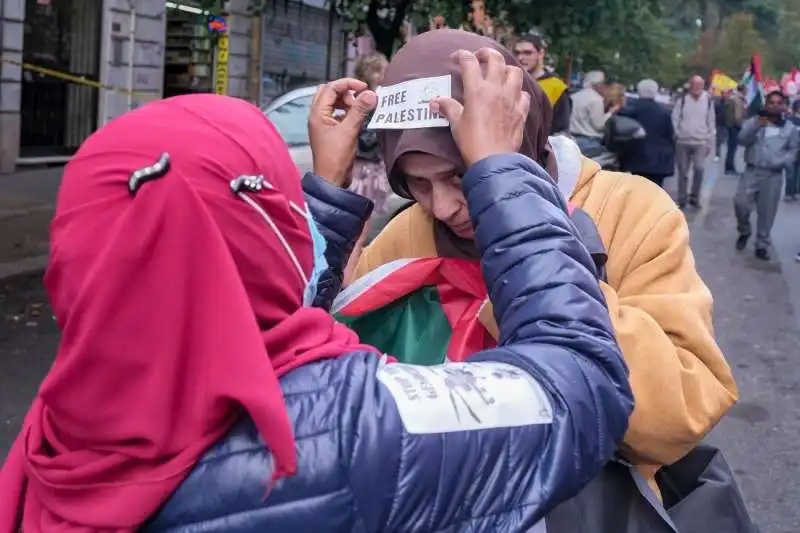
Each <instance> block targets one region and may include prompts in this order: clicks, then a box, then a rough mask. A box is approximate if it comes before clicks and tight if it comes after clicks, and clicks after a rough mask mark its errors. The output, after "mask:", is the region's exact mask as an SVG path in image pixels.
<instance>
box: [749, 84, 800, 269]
mask: <svg viewBox="0 0 800 533" xmlns="http://www.w3.org/2000/svg"><path fill="white" fill-rule="evenodd" d="M786 106H787V99H786V96H785V95H784V94H783V93H782V92H781V91H772V92H771V93H769V94H768V95H767V97H766V103H765V105H764V108H763V109H762V110H761V111H759V113H758V115H757V116H755V117H751V118H749V119H747V121H745V123H744V125H742V131H741V132H739V143H740V144H741V145H742V146H744V147H745V151H744V161H745V165H746V166H745V170H744V173H743V174H742V177H741V178H740V180H739V187H738V188H737V190H736V196H735V197H734V200H733V201H734V208H735V212H736V222H737V229H738V231H739V237H738V238H737V239H736V249H737V250H739V251H741V250H744V248H745V246H747V241H748V240H749V239H750V235H751V233H752V228H751V225H750V213H751V212H752V211H753V207H755V210H756V215H757V217H758V221H757V223H756V242H755V248H756V257H757V258H759V259H762V260H764V261H769V259H770V250H769V249H770V244H771V243H772V240H771V238H770V234H771V233H772V225H773V223H774V222H775V216H776V215H777V214H778V205H779V203H780V199H781V188H782V184H783V171H784V169H785V168H786V167H787V166H789V165H790V164H794V162H795V161H796V159H797V149H798V146H800V140H799V139H798V131H797V128H796V127H795V126H794V124H792V122H791V121H790V120H787V118H786Z"/></svg>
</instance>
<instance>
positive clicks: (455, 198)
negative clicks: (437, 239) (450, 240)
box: [431, 183, 461, 222]
mask: <svg viewBox="0 0 800 533" xmlns="http://www.w3.org/2000/svg"><path fill="white" fill-rule="evenodd" d="M458 192H459V191H457V190H456V188H455V187H449V186H447V185H445V184H444V183H437V184H435V185H434V186H433V194H432V195H431V204H432V205H431V211H433V216H434V217H436V219H437V220H441V221H442V222H447V221H449V220H452V219H453V217H455V215H456V213H458V211H459V209H461V202H460V201H459V197H460V195H459V194H458Z"/></svg>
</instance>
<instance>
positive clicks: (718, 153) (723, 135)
mask: <svg viewBox="0 0 800 533" xmlns="http://www.w3.org/2000/svg"><path fill="white" fill-rule="evenodd" d="M717 90H718V89H717ZM726 98H727V95H726V94H725V93H720V94H716V95H714V96H713V97H712V99H713V100H714V117H715V118H716V121H717V124H716V126H717V135H716V139H715V142H714V162H717V161H719V160H720V157H722V146H723V145H724V144H725V143H727V142H728V129H727V127H726V125H725V100H726Z"/></svg>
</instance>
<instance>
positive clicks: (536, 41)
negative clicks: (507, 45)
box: [514, 35, 572, 135]
mask: <svg viewBox="0 0 800 533" xmlns="http://www.w3.org/2000/svg"><path fill="white" fill-rule="evenodd" d="M514 55H516V56H517V60H518V61H519V62H520V64H521V65H522V66H523V67H524V68H525V70H527V71H528V74H530V75H531V76H533V77H534V78H536V80H537V81H538V82H539V86H540V87H541V88H542V90H543V91H544V92H545V94H547V99H548V100H550V105H551V106H553V127H552V130H551V131H550V134H551V135H552V134H555V133H560V132H562V131H568V130H569V116H570V113H571V112H572V104H571V102H570V99H569V93H568V91H567V88H568V87H567V84H566V83H564V82H563V81H562V80H561V78H559V77H558V75H557V74H556V73H555V72H553V71H551V70H549V69H548V68H547V67H545V64H544V60H545V58H546V57H547V45H546V44H545V42H544V39H542V37H541V36H539V35H523V36H521V37H519V39H517V43H516V44H515V45H514Z"/></svg>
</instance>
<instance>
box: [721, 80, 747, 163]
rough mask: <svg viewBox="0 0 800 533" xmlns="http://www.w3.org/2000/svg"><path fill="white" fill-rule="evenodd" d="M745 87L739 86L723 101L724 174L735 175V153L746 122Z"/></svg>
mask: <svg viewBox="0 0 800 533" xmlns="http://www.w3.org/2000/svg"><path fill="white" fill-rule="evenodd" d="M746 91H747V86H746V85H739V87H737V88H736V89H734V90H732V91H730V93H728V97H727V98H726V99H725V129H726V130H727V131H728V153H726V154H725V173H727V174H736V173H737V172H736V151H737V150H738V148H739V132H740V131H741V129H742V124H744V121H745V120H747V97H746V96H745V92H746Z"/></svg>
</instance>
